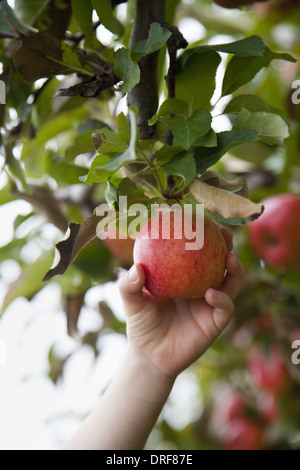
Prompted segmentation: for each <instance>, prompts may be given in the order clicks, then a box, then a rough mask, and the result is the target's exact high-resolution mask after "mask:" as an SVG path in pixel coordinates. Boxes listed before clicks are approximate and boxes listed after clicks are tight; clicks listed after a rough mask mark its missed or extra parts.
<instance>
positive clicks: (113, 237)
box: [102, 225, 134, 267]
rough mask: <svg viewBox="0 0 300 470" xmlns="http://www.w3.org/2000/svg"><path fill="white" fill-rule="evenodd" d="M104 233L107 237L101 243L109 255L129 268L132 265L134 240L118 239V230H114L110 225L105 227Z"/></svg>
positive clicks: (128, 238)
mask: <svg viewBox="0 0 300 470" xmlns="http://www.w3.org/2000/svg"><path fill="white" fill-rule="evenodd" d="M104 232H108V237H107V238H105V239H103V240H102V241H103V243H104V244H105V245H106V246H107V248H108V249H109V251H110V252H111V254H112V255H113V256H114V257H115V258H116V259H117V260H119V261H120V262H121V263H123V264H124V265H125V266H128V267H129V266H131V265H132V264H133V246H134V239H132V238H130V237H127V238H120V232H119V230H117V229H114V227H112V226H111V225H109V226H107V227H105V229H104Z"/></svg>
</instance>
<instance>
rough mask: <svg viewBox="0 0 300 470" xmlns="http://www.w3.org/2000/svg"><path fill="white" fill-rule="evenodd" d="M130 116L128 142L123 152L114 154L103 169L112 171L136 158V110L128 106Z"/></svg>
mask: <svg viewBox="0 0 300 470" xmlns="http://www.w3.org/2000/svg"><path fill="white" fill-rule="evenodd" d="M129 118H130V131H131V136H130V143H129V146H128V148H127V149H126V150H125V152H123V153H121V154H118V155H115V156H114V157H112V158H111V160H110V161H109V162H108V163H106V164H105V165H104V166H103V169H104V170H107V171H109V172H112V173H114V172H115V171H117V170H118V169H119V168H121V166H123V165H125V164H126V163H130V162H132V161H134V160H136V151H135V146H136V140H137V124H136V111H135V110H134V109H133V108H132V107H131V108H129Z"/></svg>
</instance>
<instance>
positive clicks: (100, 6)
mask: <svg viewBox="0 0 300 470" xmlns="http://www.w3.org/2000/svg"><path fill="white" fill-rule="evenodd" d="M92 5H93V7H94V8H95V10H96V12H97V15H98V17H99V20H100V21H101V23H102V24H103V26H105V28H106V29H108V30H109V31H111V32H112V33H113V34H116V35H117V36H119V37H121V36H123V34H124V26H123V25H122V23H120V21H119V20H118V19H117V18H116V17H115V15H114V12H113V8H112V4H111V0H92Z"/></svg>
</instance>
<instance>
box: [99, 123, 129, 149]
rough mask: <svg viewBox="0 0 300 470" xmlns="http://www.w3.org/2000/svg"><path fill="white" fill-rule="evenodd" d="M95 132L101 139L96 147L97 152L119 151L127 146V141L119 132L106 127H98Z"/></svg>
mask: <svg viewBox="0 0 300 470" xmlns="http://www.w3.org/2000/svg"><path fill="white" fill-rule="evenodd" d="M96 134H97V135H98V136H99V137H100V139H101V140H102V143H101V145H100V146H99V147H98V152H99V153H120V152H124V151H125V150H126V149H127V147H128V143H127V141H126V140H125V139H124V138H123V137H122V135H121V134H120V133H119V132H113V131H111V130H110V129H108V127H103V128H102V129H99V130H98V131H96Z"/></svg>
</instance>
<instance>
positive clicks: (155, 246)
mask: <svg viewBox="0 0 300 470" xmlns="http://www.w3.org/2000/svg"><path fill="white" fill-rule="evenodd" d="M189 217H190V219H189V221H190V224H191V227H192V230H193V231H195V229H196V222H195V214H194V213H190V216H189ZM176 224H182V234H183V236H182V238H177V239H176V238H175V235H174V234H175V227H176ZM183 225H184V217H181V212H180V211H177V213H176V211H175V212H171V213H170V237H169V239H164V238H162V222H161V217H160V216H159V214H158V215H155V216H154V217H152V218H151V219H149V220H148V221H147V222H146V223H144V224H143V225H142V227H141V230H140V231H139V233H138V235H137V237H136V240H135V244H134V262H135V263H140V264H141V265H142V267H143V269H144V272H145V276H146V284H145V286H146V288H147V290H148V291H149V292H150V293H151V294H152V295H153V296H155V297H158V298H199V297H203V296H204V294H205V292H206V290H207V289H208V288H210V287H212V288H215V289H217V288H218V287H219V286H220V284H221V282H222V281H223V278H224V274H225V268H226V253H227V248H226V243H225V239H224V237H223V235H222V232H221V231H220V229H219V228H218V226H217V225H216V224H215V223H214V222H213V221H212V220H211V219H210V218H209V217H207V216H204V244H203V247H202V248H201V249H198V250H187V249H186V243H190V242H191V240H187V239H186V238H185V233H184V227H183ZM151 227H153V229H154V230H155V231H157V233H158V234H159V236H158V238H157V239H153V238H151Z"/></svg>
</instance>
